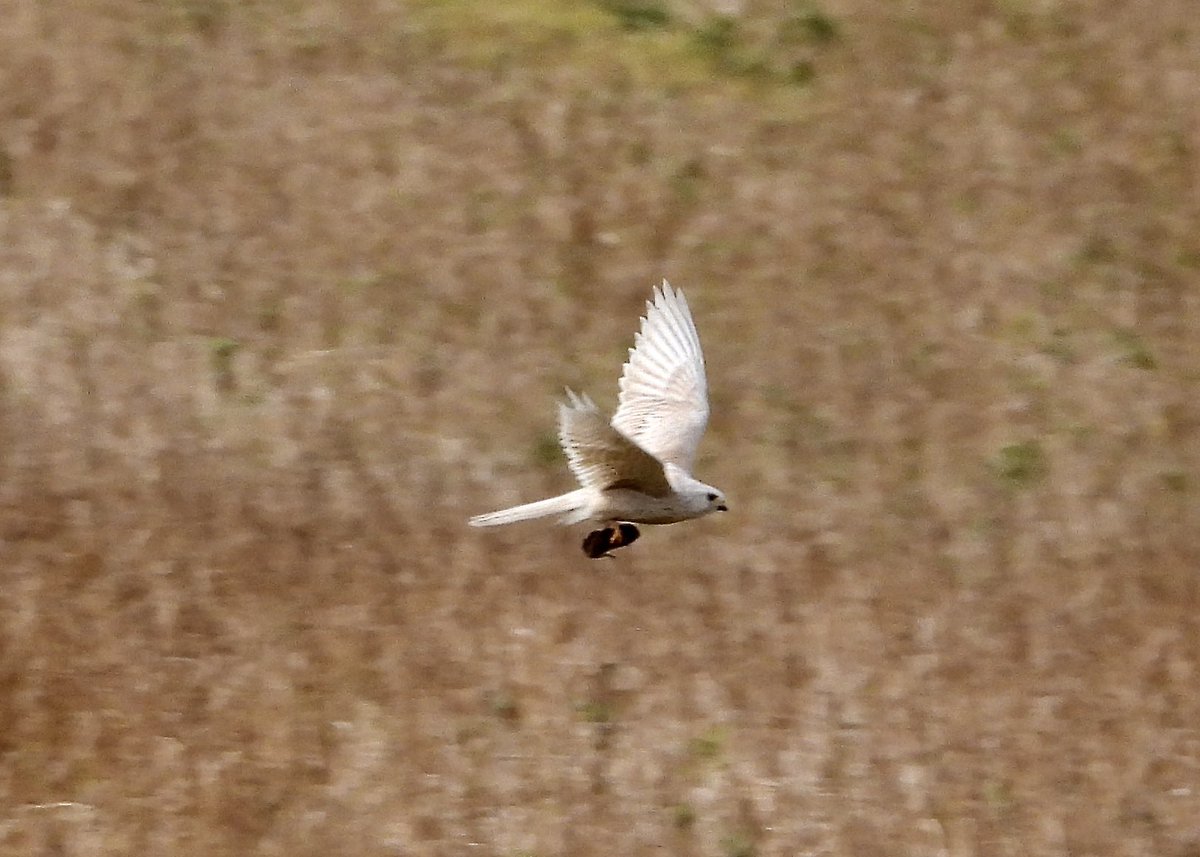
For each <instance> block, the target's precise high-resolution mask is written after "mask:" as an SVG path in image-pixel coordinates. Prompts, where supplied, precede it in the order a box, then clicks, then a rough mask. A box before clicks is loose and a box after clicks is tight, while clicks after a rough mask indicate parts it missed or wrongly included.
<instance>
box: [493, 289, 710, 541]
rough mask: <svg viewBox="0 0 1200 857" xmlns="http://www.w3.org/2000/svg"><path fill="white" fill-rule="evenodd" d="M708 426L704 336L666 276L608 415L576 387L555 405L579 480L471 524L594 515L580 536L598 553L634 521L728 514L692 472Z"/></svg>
mask: <svg viewBox="0 0 1200 857" xmlns="http://www.w3.org/2000/svg"><path fill="white" fill-rule="evenodd" d="M707 424H708V384H707V381H706V380H705V376H704V355H703V354H702V353H701V351H700V337H699V336H698V335H697V334H696V325H695V323H694V322H693V321H692V314H691V312H690V311H689V310H688V305H687V301H686V300H684V297H683V292H680V291H676V290H675V289H672V288H671V286H670V284H669V283H667V281H666V280H663V284H662V288H656V289H655V290H654V300H653V301H652V302H649V303H647V304H646V316H645V318H643V319H642V327H641V331H640V332H638V334H637V335H636V336H635V337H634V342H633V348H631V349H629V360H628V361H626V363H625V369H624V371H623V372H622V373H621V381H620V399H619V402H618V405H617V412H616V413H615V414H613V418H612V421H611V422H609V421H607V420H605V418H604V416H603V414H601V413H600V409H599V408H597V407H596V405H595V403H594V402H593V401H592V400H591V399H590V398H588V397H587V396H579V395H576V394H575V393H573V392H572V391H570V390H567V401H566V402H564V403H561V404H560V405H559V407H558V440H559V443H560V444H561V445H562V448H563V451H564V452H565V453H566V455H567V462H568V464H569V465H570V467H571V472H572V473H574V474H575V478H576V479H577V480H579V484H580V485H581V486H582V487H580V488H578V489H576V490H574V491H570V492H568V493H566V494H562V495H560V496H558V497H551V498H549V499H546V500H538V501H537V502H535V503H526V504H524V505H522V506H514V507H512V508H511V509H503V510H501V511H499V512H489V513H488V514H486V515H476V516H475V517H473V518H471V520H470V523H471V525H472V526H474V527H494V526H498V525H500V524H512V523H516V522H517V521H528V520H533V519H535V518H544V517H549V516H551V515H558V516H560V522H561V523H563V524H577V523H581V522H583V521H592V522H595V523H599V524H602V525H604V529H601V530H597V531H595V532H593V533H591V534H590V535H589V536H588V537H587V539H585V540H584V543H583V549H584V551H585V552H586V553H587V554H588V556H591V557H593V558H595V557H599V556H608V555H610V554H608V553H607V551H608V550H609V549H610V548H617V547H622V546H624V545H628V544H629V543H631V542H632V541H633V540H634V539H636V538H637V537H638V535H639V533H638V529H637V527H636V526H632V525H633V524H674V523H677V522H679V521H687V520H691V519H692V518H699V517H702V516H704V515H707V514H708V513H710V512H716V511H722V512H724V511H726V509H727V508H728V507H727V506H726V504H725V495H724V494H722V493H721V491H720V490H719V489H717V488H714V487H713V486H711V485H706V484H705V483H703V482H701V481H700V480H698V479H696V478H694V477H693V476H692V475H691V469H692V462H693V461H694V460H695V457H696V447H697V446H698V445H699V443H700V438H701V437H702V436H703V434H704V428H705V426H706V425H707Z"/></svg>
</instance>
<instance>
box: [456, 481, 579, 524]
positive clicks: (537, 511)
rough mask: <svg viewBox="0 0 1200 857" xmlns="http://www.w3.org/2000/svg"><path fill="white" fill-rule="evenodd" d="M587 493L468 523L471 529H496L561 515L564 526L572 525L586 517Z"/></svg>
mask: <svg viewBox="0 0 1200 857" xmlns="http://www.w3.org/2000/svg"><path fill="white" fill-rule="evenodd" d="M588 493H589V492H588V491H587V490H586V489H582V488H581V489H579V490H577V491H571V492H569V493H567V494H561V495H559V496H558V497H551V498H549V499H548V500H538V501H537V502H534V503H526V504H525V505H523V506H513V507H512V508H511V509H501V510H500V511H499V512H488V513H487V514H486V515H476V516H475V517H473V518H471V520H470V521H469V522H468V523H470V525H471V526H472V527H498V526H500V525H501V524H515V523H517V522H518V521H532V520H534V519H535V518H548V517H550V516H551V515H562V516H563V521H562V523H564V524H574V523H578V522H579V521H582V520H584V519H585V518H586V517H587V499H588Z"/></svg>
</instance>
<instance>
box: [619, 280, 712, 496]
mask: <svg viewBox="0 0 1200 857" xmlns="http://www.w3.org/2000/svg"><path fill="white" fill-rule="evenodd" d="M620 389H621V397H620V404H619V405H618V407H617V412H616V413H615V414H614V415H613V419H612V424H613V426H614V427H615V428H616V429H618V430H619V431H621V432H622V433H623V434H625V435H627V436H629V437H630V438H632V439H633V440H634V441H636V442H637V444H638V445H639V446H641V447H642V448H643V449H645V450H646V451H647V452H649V453H651V454H653V455H654V456H656V457H657V458H659V459H660V460H662V461H664V462H669V463H671V464H676V465H678V466H679V467H682V468H683V469H684V470H687V471H688V472H691V469H692V461H693V460H694V459H695V457H696V447H697V446H698V445H699V444H700V438H701V437H702V436H703V434H704V428H705V426H706V425H708V382H707V381H706V380H705V377H704V355H703V354H702V353H701V351H700V337H699V335H697V333H696V325H695V323H694V322H693V321H692V314H691V312H689V311H688V305H687V301H686V300H684V297H683V292H680V291H676V290H675V289H672V288H671V285H670V283H668V282H667V281H666V280H663V284H662V288H661V289H658V288H656V289H655V290H654V302H653V303H648V304H646V317H645V318H643V319H642V328H641V330H640V331H639V332H638V334H637V335H636V336H635V337H634V340H633V348H631V349H629V360H628V361H626V363H625V369H624V371H623V372H622V373H621V383H620Z"/></svg>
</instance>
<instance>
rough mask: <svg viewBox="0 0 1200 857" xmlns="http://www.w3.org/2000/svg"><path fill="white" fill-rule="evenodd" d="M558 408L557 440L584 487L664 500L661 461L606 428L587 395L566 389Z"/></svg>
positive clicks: (667, 487)
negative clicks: (565, 400) (632, 492)
mask: <svg viewBox="0 0 1200 857" xmlns="http://www.w3.org/2000/svg"><path fill="white" fill-rule="evenodd" d="M567 397H568V398H569V399H570V402H569V403H564V404H560V405H559V406H558V440H559V443H561V444H562V448H563V451H564V452H565V453H566V454H567V461H568V463H569V464H570V465H571V472H572V473H574V474H575V478H576V479H578V480H579V483H580V484H581V485H583V486H584V487H585V488H631V489H633V490H635V491H641V492H642V493H643V494H649V495H651V496H653V497H666V496H667V495H669V494H670V493H671V485H670V483H668V482H667V476H666V474H665V473H663V466H662V462H661V461H659V460H658V459H656V458H655V457H654V456H653V455H651V454H650V453H648V452H646V450H644V449H642V448H641V447H639V446H638V445H637V444H636V443H634V442H633V441H632V440H630V439H629V438H628V437H626V436H625V435H623V434H621V433H620V432H619V431H617V430H616V429H614V428H613V427H612V426H611V425H609V423H608V421H607V420H605V419H604V416H603V414H601V413H600V410H599V409H598V408H597V407H596V405H595V403H594V402H593V401H592V400H591V399H589V398H588V397H587V396H577V395H575V394H574V393H573V392H571V391H570V390H567Z"/></svg>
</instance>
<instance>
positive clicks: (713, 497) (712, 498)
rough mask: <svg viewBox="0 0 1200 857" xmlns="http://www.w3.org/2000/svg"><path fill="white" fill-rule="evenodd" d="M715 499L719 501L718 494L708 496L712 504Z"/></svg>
mask: <svg viewBox="0 0 1200 857" xmlns="http://www.w3.org/2000/svg"><path fill="white" fill-rule="evenodd" d="M715 499H717V495H716V494H709V495H708V502H710V503H711V502H712V501H713V500H715Z"/></svg>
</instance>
